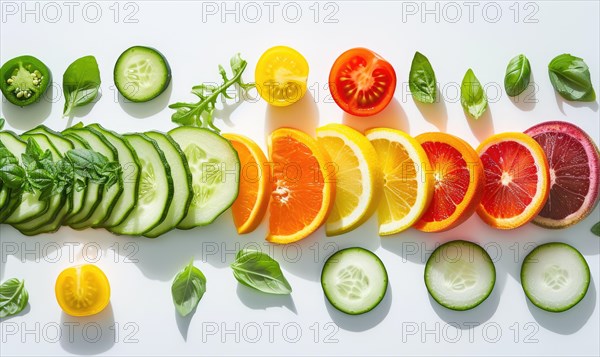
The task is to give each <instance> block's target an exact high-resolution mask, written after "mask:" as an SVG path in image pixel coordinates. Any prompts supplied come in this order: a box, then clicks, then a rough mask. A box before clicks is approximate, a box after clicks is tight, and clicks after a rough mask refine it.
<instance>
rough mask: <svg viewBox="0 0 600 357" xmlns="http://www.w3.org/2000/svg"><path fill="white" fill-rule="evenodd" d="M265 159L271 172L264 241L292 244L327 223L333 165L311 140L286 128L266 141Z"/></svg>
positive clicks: (332, 197) (332, 199)
mask: <svg viewBox="0 0 600 357" xmlns="http://www.w3.org/2000/svg"><path fill="white" fill-rule="evenodd" d="M269 157H270V160H271V167H272V169H271V179H270V181H271V182H270V183H271V202H270V205H269V214H270V218H269V234H268V236H267V240H268V241H270V242H273V243H280V244H286V243H292V242H296V241H298V240H300V239H303V238H305V237H307V236H308V235H309V234H311V233H312V232H314V231H315V230H316V229H317V228H319V227H320V226H321V225H322V224H323V223H324V222H325V220H326V219H327V216H328V214H329V211H330V210H331V207H332V206H333V203H334V194H335V171H334V169H335V165H331V162H330V160H329V157H328V156H327V154H326V153H325V152H323V151H321V150H320V149H319V146H318V144H317V141H316V140H315V139H313V138H312V137H310V136H309V135H307V134H305V133H303V132H301V131H299V130H296V129H288V128H281V129H277V130H275V131H274V132H273V133H272V134H271V136H270V137H269Z"/></svg>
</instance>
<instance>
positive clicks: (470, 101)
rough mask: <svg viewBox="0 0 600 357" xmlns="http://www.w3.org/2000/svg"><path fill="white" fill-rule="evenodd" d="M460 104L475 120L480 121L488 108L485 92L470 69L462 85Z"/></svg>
mask: <svg viewBox="0 0 600 357" xmlns="http://www.w3.org/2000/svg"><path fill="white" fill-rule="evenodd" d="M460 104H462V107H463V109H464V110H465V112H467V114H469V115H470V116H471V117H472V118H473V119H479V118H480V117H481V116H482V115H483V113H485V110H486V109H487V106H488V102H487V97H486V95H485V91H484V90H483V87H482V86H481V83H479V80H478V79H477V77H475V73H473V70H471V69H470V68H469V70H468V71H467V73H465V77H464V78H463V80H462V83H461V85H460Z"/></svg>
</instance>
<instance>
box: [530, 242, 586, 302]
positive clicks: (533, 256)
mask: <svg viewBox="0 0 600 357" xmlns="http://www.w3.org/2000/svg"><path fill="white" fill-rule="evenodd" d="M521 285H522V286H523V291H525V295H527V298H528V299H529V300H530V301H531V302H532V303H533V304H534V305H535V306H537V307H539V308H540V309H543V310H546V311H550V312H562V311H566V310H569V309H570V308H572V307H573V306H575V305H577V304H578V303H579V302H580V301H581V300H582V299H583V297H584V296H585V294H586V293H587V290H588V287H589V286H590V268H589V266H588V264H587V262H586V261H585V258H584V257H583V255H581V253H580V252H579V251H578V250H577V249H575V248H573V247H572V246H570V245H568V244H565V243H558V242H556V243H546V244H542V245H540V246H538V247H537V248H535V249H534V250H532V251H531V253H529V254H528V255H527V257H525V260H524V261H523V265H522V266H521Z"/></svg>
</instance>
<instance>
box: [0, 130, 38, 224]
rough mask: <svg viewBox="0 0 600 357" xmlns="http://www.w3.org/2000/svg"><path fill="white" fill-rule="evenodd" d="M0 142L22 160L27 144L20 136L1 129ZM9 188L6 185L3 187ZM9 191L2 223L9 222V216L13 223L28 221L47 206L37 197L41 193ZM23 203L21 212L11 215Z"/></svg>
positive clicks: (0, 216)
mask: <svg viewBox="0 0 600 357" xmlns="http://www.w3.org/2000/svg"><path fill="white" fill-rule="evenodd" d="M0 143H2V145H3V146H4V147H6V148H7V149H8V151H10V152H11V153H12V154H13V156H14V157H15V158H16V159H17V160H19V163H20V162H21V154H23V153H24V152H25V147H26V144H25V142H24V141H23V140H21V139H20V138H19V136H18V135H17V134H15V133H13V132H12V131H1V132H0ZM4 189H7V188H6V187H5V188H3V190H4ZM6 192H7V198H6V202H5V203H4V207H2V210H1V211H0V223H9V222H8V218H9V217H10V218H11V223H15V222H17V221H26V220H28V219H33V218H34V217H35V216H36V215H39V214H42V213H43V210H44V209H45V207H46V203H39V202H38V201H37V200H34V199H33V198H36V197H37V196H38V195H39V194H34V193H27V192H25V193H24V194H18V195H17V194H15V193H14V192H12V193H11V192H9V191H6ZM24 202H27V203H31V205H30V206H28V207H26V206H27V203H24ZM21 204H23V207H22V208H21V209H20V214H17V215H16V216H13V217H11V215H12V214H13V213H14V211H15V210H16V209H18V208H19V206H20V205H21Z"/></svg>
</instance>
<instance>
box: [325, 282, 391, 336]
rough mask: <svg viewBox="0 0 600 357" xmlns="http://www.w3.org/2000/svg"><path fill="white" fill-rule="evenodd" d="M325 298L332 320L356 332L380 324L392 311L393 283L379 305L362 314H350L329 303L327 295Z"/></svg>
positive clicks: (339, 325)
mask: <svg viewBox="0 0 600 357" xmlns="http://www.w3.org/2000/svg"><path fill="white" fill-rule="evenodd" d="M323 300H324V304H325V306H327V312H328V313H329V316H330V317H331V320H332V321H333V322H335V324H336V325H338V327H339V328H341V329H344V330H348V331H354V332H361V331H366V330H369V329H372V328H373V327H375V326H377V325H379V323H380V322H381V321H383V320H384V319H385V317H386V316H387V315H388V313H389V312H390V307H391V306H392V285H391V284H389V283H388V288H387V291H386V294H385V296H384V297H383V300H381V302H380V303H379V305H377V306H376V307H375V308H374V309H373V310H371V311H369V312H366V313H364V314H362V315H348V314H346V313H343V312H341V311H339V310H338V309H336V308H335V307H333V305H331V304H330V303H329V300H327V297H326V296H325V295H323Z"/></svg>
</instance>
